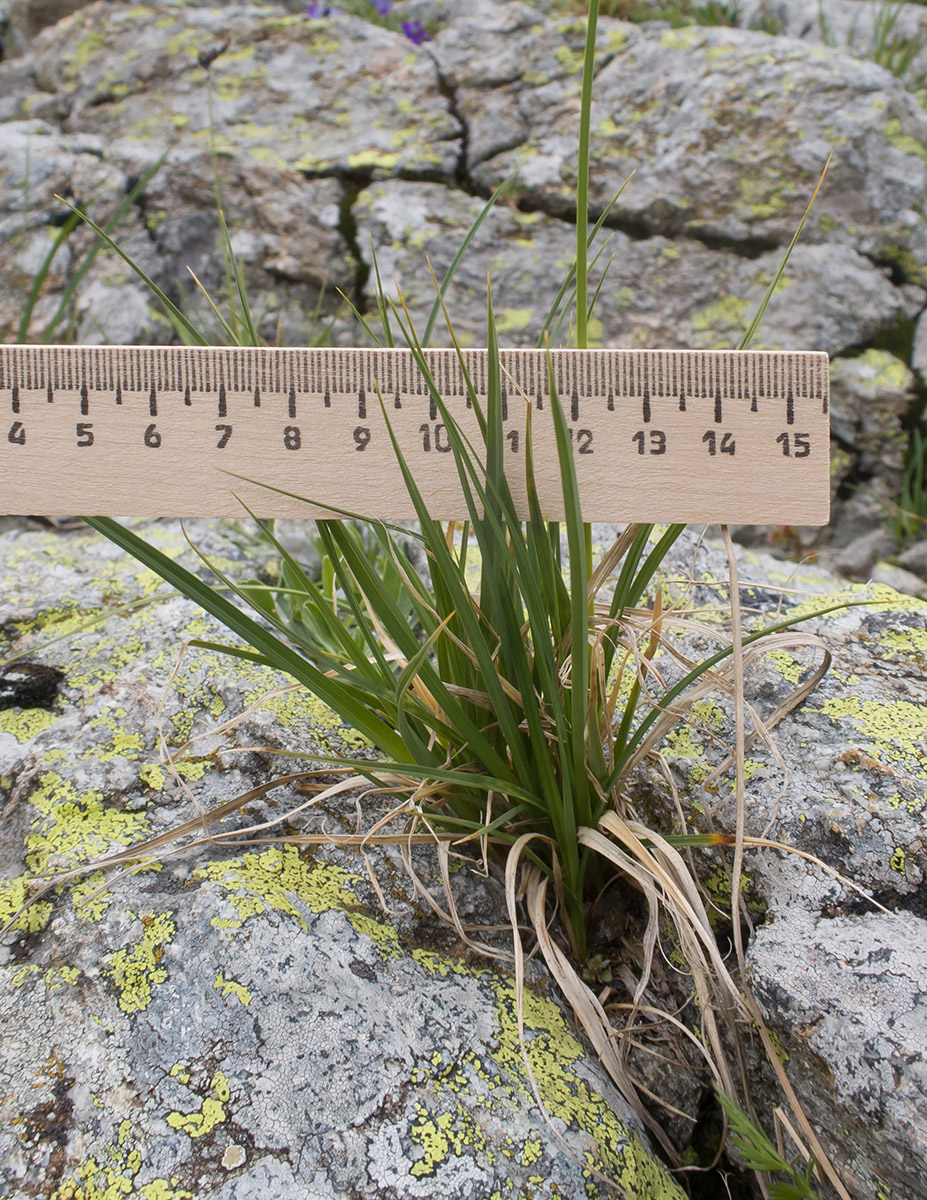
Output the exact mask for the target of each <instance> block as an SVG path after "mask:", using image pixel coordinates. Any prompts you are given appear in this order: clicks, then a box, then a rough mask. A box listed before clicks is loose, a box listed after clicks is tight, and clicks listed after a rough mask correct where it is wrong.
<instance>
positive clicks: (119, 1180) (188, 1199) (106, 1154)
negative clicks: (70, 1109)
mask: <svg viewBox="0 0 927 1200" xmlns="http://www.w3.org/2000/svg"><path fill="white" fill-rule="evenodd" d="M143 1161H144V1156H143V1154H142V1152H141V1150H140V1149H139V1148H138V1146H137V1145H136V1143H135V1141H134V1139H133V1137H132V1123H131V1122H130V1121H123V1122H122V1123H121V1124H120V1126H119V1128H118V1130H117V1131H116V1137H115V1138H114V1139H113V1141H112V1143H111V1144H110V1145H108V1146H106V1147H105V1148H104V1150H103V1152H102V1153H101V1154H100V1155H99V1157H97V1158H85V1159H84V1160H83V1162H81V1163H79V1164H78V1166H77V1167H75V1168H74V1169H73V1170H72V1172H71V1173H70V1174H69V1175H68V1177H67V1178H66V1179H65V1180H64V1181H63V1182H61V1183H59V1184H58V1186H57V1187H56V1188H55V1189H54V1190H53V1191H52V1192H50V1193H49V1195H48V1200H119V1197H121V1196H136V1197H140V1198H141V1200H193V1192H189V1191H187V1189H186V1188H182V1187H180V1186H179V1180H178V1179H177V1178H176V1177H171V1178H170V1179H166V1178H163V1177H162V1178H158V1179H149V1180H148V1181H147V1182H146V1183H140V1182H139V1179H138V1176H139V1174H140V1173H141V1171H142V1164H143Z"/></svg>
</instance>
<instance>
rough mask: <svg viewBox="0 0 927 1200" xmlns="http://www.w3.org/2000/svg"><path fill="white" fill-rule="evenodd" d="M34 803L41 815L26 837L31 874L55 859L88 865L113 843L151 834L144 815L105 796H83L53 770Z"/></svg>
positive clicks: (32, 798) (122, 843)
mask: <svg viewBox="0 0 927 1200" xmlns="http://www.w3.org/2000/svg"><path fill="white" fill-rule="evenodd" d="M29 803H30V804H31V805H33V807H35V808H37V809H38V812H39V816H38V819H36V820H35V821H33V825H32V828H33V832H32V833H30V834H29V835H28V836H27V838H26V866H27V867H28V868H29V869H30V870H31V871H43V870H44V869H45V867H46V865H47V864H48V861H49V859H50V858H53V859H54V860H55V861H57V862H61V861H64V862H66V863H68V864H76V863H81V862H86V861H87V860H88V859H92V858H97V857H99V856H100V855H102V854H106V853H107V852H108V851H109V850H111V849H112V847H113V844H114V843H115V844H116V845H118V846H128V845H131V843H132V842H136V841H139V840H141V839H142V838H143V837H146V836H147V834H148V832H149V827H148V822H147V820H146V819H145V817H144V816H141V815H140V814H138V813H129V812H123V811H122V810H121V809H119V808H116V807H115V806H114V805H108V804H106V802H105V801H104V799H103V795H102V793H101V792H94V791H90V792H79V791H78V790H77V788H76V787H75V786H74V784H73V783H70V782H69V781H68V780H66V779H63V778H62V777H61V776H60V775H58V774H57V773H56V772H54V771H46V772H45V774H44V775H43V776H42V777H41V779H40V780H39V786H38V787H37V788H36V790H35V791H34V792H33V793H32V795H31V796H30V797H29Z"/></svg>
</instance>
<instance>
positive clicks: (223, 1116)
mask: <svg viewBox="0 0 927 1200" xmlns="http://www.w3.org/2000/svg"><path fill="white" fill-rule="evenodd" d="M209 1091H210V1094H209V1095H208V1096H205V1097H204V1098H203V1103H202V1104H201V1105H200V1107H199V1108H197V1109H194V1110H193V1111H192V1112H188V1113H183V1112H177V1111H174V1112H170V1113H168V1114H167V1116H166V1117H165V1120H166V1121H167V1123H168V1125H170V1127H171V1129H179V1130H182V1131H183V1132H184V1133H185V1134H186V1135H187V1136H188V1137H190V1138H201V1137H205V1136H206V1134H207V1133H212V1131H213V1130H214V1129H215V1127H216V1126H217V1125H221V1124H222V1122H223V1121H227V1120H228V1114H227V1113H226V1111H225V1106H226V1104H228V1101H229V1096H230V1094H231V1092H230V1090H229V1081H228V1079H227V1078H226V1076H225V1074H224V1072H222V1071H216V1073H215V1074H214V1075H213V1077H212V1079H211V1080H210V1083H209Z"/></svg>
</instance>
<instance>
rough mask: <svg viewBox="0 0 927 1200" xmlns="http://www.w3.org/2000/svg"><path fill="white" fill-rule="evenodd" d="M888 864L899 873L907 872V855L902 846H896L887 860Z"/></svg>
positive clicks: (904, 873)
mask: <svg viewBox="0 0 927 1200" xmlns="http://www.w3.org/2000/svg"><path fill="white" fill-rule="evenodd" d="M888 865H889V866H890V867H891V869H892V870H893V871H897V872H898V874H899V875H906V874H907V873H908V872H907V855H906V854H905V852H904V849H903V847H901V846H896V847H895V850H894V853H893V854H892V856H891V858H890V859H889V860H888Z"/></svg>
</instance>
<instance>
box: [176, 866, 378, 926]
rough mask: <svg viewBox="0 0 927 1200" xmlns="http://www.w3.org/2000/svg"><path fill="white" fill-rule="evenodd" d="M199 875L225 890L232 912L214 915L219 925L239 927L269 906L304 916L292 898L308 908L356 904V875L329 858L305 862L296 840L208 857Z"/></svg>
mask: <svg viewBox="0 0 927 1200" xmlns="http://www.w3.org/2000/svg"><path fill="white" fill-rule="evenodd" d="M195 874H196V876H197V878H199V879H206V880H209V881H210V882H212V883H215V884H217V885H218V886H219V887H221V888H222V889H223V890H224V891H225V892H226V893H228V894H227V896H226V900H227V903H228V904H230V905H231V907H232V908H233V909H234V911H235V913H236V916H235V917H231V918H228V917H213V919H212V924H213V925H214V926H215V927H216V928H218V929H239V928H240V927H241V926H242V925H243V924H244V923H245V921H247V920H249V918H251V917H255V916H258V915H259V914H261V913H265V912H268V911H270V910H273V911H275V912H279V913H284V914H285V915H286V916H290V917H295V918H296V919H297V921H299V923H300V925H302V927H303V928H304V929H305V928H306V922H305V921H304V920H303V916H302V913H300V911H299V909H298V908H297V907H296V905H295V904H294V902H293V901H294V899H295V900H300V901H302V902H303V903H304V904H305V905H306V906H307V907H308V908H309V909H311V911H312V912H315V913H323V912H330V911H331V910H332V909H344V908H345V907H346V906H347V905H352V904H356V902H357V901H356V898H355V896H354V893H353V892H352V891H351V890H350V885H351V884H352V883H354V882H356V881H357V879H358V876H356V875H349V874H348V873H347V872H346V871H342V870H341V868H340V867H335V866H331V865H330V864H327V863H325V864H319V865H316V864H312V863H305V862H303V860H302V859H301V858H300V856H299V853H298V852H297V850H296V847H295V846H282V847H279V848H278V847H271V849H269V850H265V851H263V853H261V854H243V855H242V856H241V858H237V859H233V860H231V861H230V862H221V863H209V864H207V865H206V866H203V867H200V868H198V869H197V871H196V872H195Z"/></svg>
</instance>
